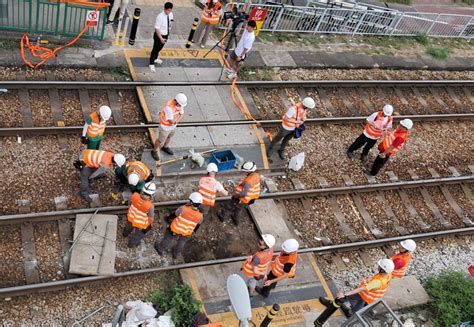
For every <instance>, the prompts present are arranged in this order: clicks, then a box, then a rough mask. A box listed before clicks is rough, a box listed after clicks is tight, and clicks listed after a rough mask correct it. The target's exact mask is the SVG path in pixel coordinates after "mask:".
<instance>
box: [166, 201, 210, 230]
mask: <svg viewBox="0 0 474 327" xmlns="http://www.w3.org/2000/svg"><path fill="white" fill-rule="evenodd" d="M182 208H183V212H182V213H181V214H180V215H179V216H178V217H176V218H175V219H173V222H172V223H171V226H170V229H171V231H172V232H173V233H175V234H179V235H182V236H189V235H191V234H192V233H193V232H194V228H196V226H197V224H199V223H200V222H201V220H202V213H201V212H200V211H199V210H197V209H193V208H192V207H191V206H189V205H185V206H183V207H182Z"/></svg>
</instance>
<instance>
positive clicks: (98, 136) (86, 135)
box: [81, 106, 112, 150]
mask: <svg viewBox="0 0 474 327" xmlns="http://www.w3.org/2000/svg"><path fill="white" fill-rule="evenodd" d="M111 116H112V110H111V109H110V107H108V106H102V107H100V108H99V111H98V112H92V113H91V114H90V115H89V116H88V117H87V118H86V123H85V124H84V127H83V129H82V137H81V142H82V143H83V144H87V149H90V150H99V148H100V143H101V142H102V140H103V139H104V133H105V126H106V123H107V121H108V120H109V119H110V117H111Z"/></svg>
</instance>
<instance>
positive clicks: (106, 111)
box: [99, 106, 112, 120]
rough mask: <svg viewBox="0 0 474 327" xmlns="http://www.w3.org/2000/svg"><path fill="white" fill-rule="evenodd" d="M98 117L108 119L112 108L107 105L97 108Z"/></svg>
mask: <svg viewBox="0 0 474 327" xmlns="http://www.w3.org/2000/svg"><path fill="white" fill-rule="evenodd" d="M99 113H100V117H102V118H104V119H105V120H109V119H110V116H112V110H110V107H109V106H102V107H100V108H99Z"/></svg>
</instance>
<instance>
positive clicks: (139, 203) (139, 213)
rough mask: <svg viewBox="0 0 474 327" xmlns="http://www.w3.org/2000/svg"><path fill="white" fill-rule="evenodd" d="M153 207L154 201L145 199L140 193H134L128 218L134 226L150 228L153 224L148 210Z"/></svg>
mask: <svg viewBox="0 0 474 327" xmlns="http://www.w3.org/2000/svg"><path fill="white" fill-rule="evenodd" d="M151 208H153V202H151V201H150V200H144V199H142V197H141V196H140V193H137V192H135V193H133V195H132V200H131V204H130V208H128V214H127V219H128V221H129V222H131V223H132V226H133V227H136V228H139V229H145V228H148V226H150V225H151V222H150V219H149V217H148V211H150V209H151Z"/></svg>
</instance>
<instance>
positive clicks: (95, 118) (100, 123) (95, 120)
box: [87, 112, 105, 138]
mask: <svg viewBox="0 0 474 327" xmlns="http://www.w3.org/2000/svg"><path fill="white" fill-rule="evenodd" d="M89 117H91V119H92V122H91V124H90V125H89V127H87V137H89V138H93V137H98V136H102V135H104V132H105V119H102V120H101V119H100V117H99V114H98V113H97V112H93V113H91V114H90V115H89Z"/></svg>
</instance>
